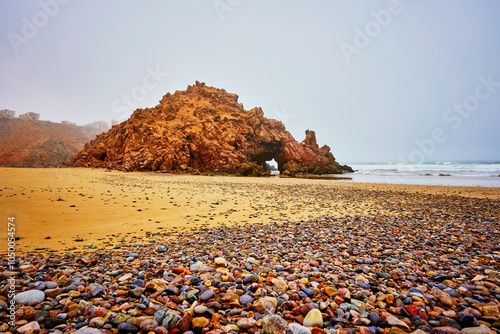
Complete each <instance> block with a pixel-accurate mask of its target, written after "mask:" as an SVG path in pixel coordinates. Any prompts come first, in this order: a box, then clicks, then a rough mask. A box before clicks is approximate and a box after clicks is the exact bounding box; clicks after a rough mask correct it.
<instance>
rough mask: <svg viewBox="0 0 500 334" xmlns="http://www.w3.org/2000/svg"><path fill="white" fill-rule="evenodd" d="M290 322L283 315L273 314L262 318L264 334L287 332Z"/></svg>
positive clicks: (283, 333)
mask: <svg viewBox="0 0 500 334" xmlns="http://www.w3.org/2000/svg"><path fill="white" fill-rule="evenodd" d="M287 329H288V323H287V322H286V320H285V319H283V318H282V317H280V316H278V315H275V314H272V315H266V316H265V317H264V319H262V332H263V334H286V333H287Z"/></svg>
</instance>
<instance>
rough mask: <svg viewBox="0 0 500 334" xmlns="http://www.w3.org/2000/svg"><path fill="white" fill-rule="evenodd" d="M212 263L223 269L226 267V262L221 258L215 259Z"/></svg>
mask: <svg viewBox="0 0 500 334" xmlns="http://www.w3.org/2000/svg"><path fill="white" fill-rule="evenodd" d="M214 262H215V264H218V265H219V266H223V267H225V266H227V261H226V259H225V258H223V257H216V258H215V260H214Z"/></svg>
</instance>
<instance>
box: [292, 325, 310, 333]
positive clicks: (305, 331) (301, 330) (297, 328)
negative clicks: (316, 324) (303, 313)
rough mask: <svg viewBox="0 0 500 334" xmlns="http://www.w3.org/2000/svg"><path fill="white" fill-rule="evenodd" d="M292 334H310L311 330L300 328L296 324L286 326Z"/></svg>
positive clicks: (300, 326)
mask: <svg viewBox="0 0 500 334" xmlns="http://www.w3.org/2000/svg"><path fill="white" fill-rule="evenodd" d="M288 327H289V328H290V330H291V331H292V333H293V334H311V330H310V329H309V328H307V327H305V326H302V325H300V324H298V323H296V322H293V323H291V324H289V325H288Z"/></svg>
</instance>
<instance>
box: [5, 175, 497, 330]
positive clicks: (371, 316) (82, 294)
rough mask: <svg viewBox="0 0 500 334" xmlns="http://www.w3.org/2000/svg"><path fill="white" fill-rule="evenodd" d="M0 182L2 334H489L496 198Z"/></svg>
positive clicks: (90, 181)
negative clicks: (12, 229)
mask: <svg viewBox="0 0 500 334" xmlns="http://www.w3.org/2000/svg"><path fill="white" fill-rule="evenodd" d="M0 175H1V179H2V184H1V185H0V190H1V191H0V213H1V215H2V217H4V219H5V221H6V223H5V225H7V217H15V224H16V236H17V237H18V240H16V261H15V263H14V265H13V267H12V268H11V267H10V266H9V263H8V261H7V249H8V246H7V242H6V239H7V238H3V239H2V240H1V241H0V247H1V248H0V253H1V254H2V258H3V260H2V266H1V268H0V270H1V271H0V322H1V324H0V332H17V333H21V334H23V333H28V334H29V333H43V334H45V333H56V334H61V333H71V332H74V333H76V334H84V333H95V334H100V333H103V334H118V333H139V332H141V333H156V334H167V333H171V334H176V333H188V334H191V333H195V334H200V333H203V334H205V333H210V334H220V333H244V332H247V333H283V334H285V333H288V334H289V333H293V334H309V333H314V334H320V333H321V334H323V333H325V334H326V333H338V334H348V333H350V334H355V333H362V334H387V333H392V334H396V333H419V334H420V333H445V334H453V333H465V334H483V333H484V334H488V333H497V332H499V331H500V321H499V316H500V222H499V218H500V188H480V187H439V186H414V185H412V186H410V185H392V184H361V183H345V182H342V181H325V180H300V179H279V178H242V177H230V176H227V177H222V176H213V177H212V176H188V175H169V174H152V173H121V172H106V171H104V170H90V169H76V168H67V169H28V168H26V169H12V168H2V169H0ZM5 231H6V232H5V234H7V227H6V226H5ZM12 282H15V283H12ZM12 289H14V290H15V296H14V297H13V298H9V291H12ZM12 301H14V303H15V305H16V307H15V313H14V315H13V317H14V319H12V318H11V313H10V311H9V309H8V308H9V305H11V302H12Z"/></svg>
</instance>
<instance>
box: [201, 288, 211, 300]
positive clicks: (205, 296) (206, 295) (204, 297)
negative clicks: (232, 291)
mask: <svg viewBox="0 0 500 334" xmlns="http://www.w3.org/2000/svg"><path fill="white" fill-rule="evenodd" d="M213 296H214V291H213V290H206V291H205V292H203V293H202V294H201V296H200V300H203V301H206V300H209V299H210V298H212V297H213Z"/></svg>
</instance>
